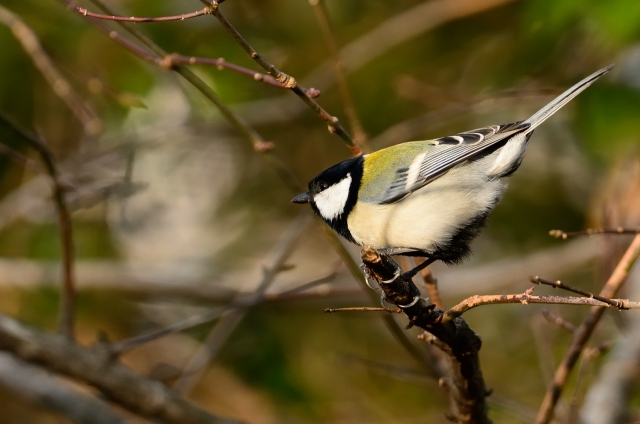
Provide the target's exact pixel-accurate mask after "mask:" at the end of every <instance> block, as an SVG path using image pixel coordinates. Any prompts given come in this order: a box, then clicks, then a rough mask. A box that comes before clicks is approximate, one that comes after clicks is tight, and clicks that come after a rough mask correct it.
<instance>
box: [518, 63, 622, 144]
mask: <svg viewBox="0 0 640 424" xmlns="http://www.w3.org/2000/svg"><path fill="white" fill-rule="evenodd" d="M611 68H613V65H609V66H607V67H606V68H602V69H600V70H599V71H597V72H594V73H593V74H591V75H589V76H588V77H586V78H585V79H583V80H582V81H580V82H579V83H577V84H576V85H574V86H573V87H571V88H570V89H568V90H567V91H565V92H564V93H562V94H561V95H559V96H558V97H556V98H555V99H553V101H551V102H550V103H549V104H547V105H546V106H545V107H543V108H542V109H540V110H539V111H537V112H536V113H534V114H533V116H531V118H529V119H527V120H526V121H524V122H522V124H520V126H525V125H529V128H527V130H526V131H525V134H526V133H530V132H531V131H533V130H534V129H535V128H536V127H537V126H538V125H540V124H542V123H543V122H544V121H546V119H547V118H548V117H550V116H551V115H553V114H554V113H556V112H557V111H558V110H559V109H560V108H561V107H562V106H564V105H566V104H567V103H569V102H570V101H571V100H572V99H573V98H574V97H576V96H577V95H578V94H580V93H581V92H582V90H584V89H585V88H587V87H589V86H590V85H591V84H592V83H593V82H594V81H595V80H597V79H598V78H600V77H601V76H603V75H604V74H606V73H607V72H609V70H610V69H611Z"/></svg>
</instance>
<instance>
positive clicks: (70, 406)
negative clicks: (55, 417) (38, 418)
mask: <svg viewBox="0 0 640 424" xmlns="http://www.w3.org/2000/svg"><path fill="white" fill-rule="evenodd" d="M0 385H1V386H4V387H6V388H7V389H8V390H10V391H12V392H14V393H16V394H17V395H18V396H19V397H21V398H23V399H24V400H25V401H27V402H29V404H31V405H34V406H36V407H38V408H44V409H48V410H50V411H53V412H56V413H58V414H60V415H63V416H65V417H67V418H69V420H70V421H72V422H74V423H82V424H133V423H132V421H130V420H127V419H125V418H124V417H121V416H119V415H118V414H117V413H116V412H115V411H114V410H113V409H114V408H112V407H111V406H110V405H109V404H108V403H106V402H104V401H103V400H100V399H98V398H96V397H94V396H92V395H89V394H86V393H82V392H80V391H79V390H77V389H75V388H73V387H72V386H71V385H70V384H68V383H67V382H65V381H63V379H61V378H59V377H56V376H53V375H51V373H49V372H47V371H45V370H43V369H40V368H38V367H35V366H33V365H29V364H27V363H25V362H23V361H21V360H19V359H18V358H16V357H15V356H14V355H11V354H9V353H6V352H2V353H0Z"/></svg>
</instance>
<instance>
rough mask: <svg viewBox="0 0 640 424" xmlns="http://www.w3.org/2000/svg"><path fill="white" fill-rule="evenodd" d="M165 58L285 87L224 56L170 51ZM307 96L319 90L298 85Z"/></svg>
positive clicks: (173, 61) (315, 93) (315, 94)
mask: <svg viewBox="0 0 640 424" xmlns="http://www.w3.org/2000/svg"><path fill="white" fill-rule="evenodd" d="M167 60H168V61H170V62H171V63H172V64H176V65H177V64H185V65H206V66H215V67H216V68H218V69H229V70H231V71H235V72H237V73H239V74H243V75H246V76H249V77H251V78H253V79H254V80H255V81H259V82H263V83H265V84H268V85H271V86H273V87H277V88H284V89H287V87H285V86H284V85H282V84H281V83H279V82H278V81H276V80H275V78H273V77H272V76H271V75H267V74H262V73H260V72H256V71H253V70H251V69H249V68H245V67H243V66H239V65H236V64H234V63H230V62H227V61H226V60H225V59H224V58H218V59H210V58H206V57H195V56H183V55H180V54H176V53H172V54H170V55H168V56H167ZM300 88H301V89H302V90H304V92H305V93H306V94H307V96H309V97H311V98H316V97H318V96H320V90H316V89H315V88H305V87H300Z"/></svg>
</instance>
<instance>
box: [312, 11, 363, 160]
mask: <svg viewBox="0 0 640 424" xmlns="http://www.w3.org/2000/svg"><path fill="white" fill-rule="evenodd" d="M309 4H311V6H313V10H314V12H315V13H316V18H317V20H318V25H319V26H320V30H321V31H322V36H323V38H324V41H325V44H326V45H327V48H328V49H329V56H330V57H331V61H332V62H333V67H334V70H335V75H336V81H337V83H338V93H339V94H340V99H341V100H342V105H343V108H344V113H345V114H346V115H347V119H348V120H349V124H350V126H351V131H352V132H353V134H354V135H353V140H354V142H355V144H357V145H358V146H360V147H361V148H364V146H365V143H366V141H367V135H366V134H365V132H364V128H363V127H362V122H360V119H358V114H357V113H356V108H355V106H354V104H353V99H352V98H351V94H350V93H349V87H348V85H347V77H346V75H345V71H344V65H343V63H342V60H341V59H340V51H339V49H338V43H337V42H336V37H335V34H334V31H333V28H332V26H331V20H330V19H329V10H328V9H327V3H326V2H325V1H324V0H309Z"/></svg>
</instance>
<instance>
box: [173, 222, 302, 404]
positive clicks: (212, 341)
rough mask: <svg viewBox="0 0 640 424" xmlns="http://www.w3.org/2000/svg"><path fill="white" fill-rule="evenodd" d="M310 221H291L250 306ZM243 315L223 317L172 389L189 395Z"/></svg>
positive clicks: (233, 313)
mask: <svg viewBox="0 0 640 424" xmlns="http://www.w3.org/2000/svg"><path fill="white" fill-rule="evenodd" d="M309 222H310V216H309V214H308V213H306V211H305V212H302V213H300V214H299V215H298V217H297V218H296V220H294V221H293V222H292V223H291V225H290V226H289V228H288V229H287V231H286V232H285V233H284V235H283V236H282V238H281V239H280V240H279V242H278V243H277V245H276V246H275V247H274V249H273V251H272V254H271V255H272V256H273V258H272V259H271V260H270V264H269V265H268V266H264V267H263V276H262V281H261V282H260V284H259V285H258V287H257V288H256V290H255V292H254V293H252V294H251V295H250V297H249V298H248V300H247V301H248V302H249V303H256V302H258V301H259V300H260V299H262V298H264V294H265V292H266V291H267V289H268V288H269V286H271V284H272V283H273V281H274V280H275V278H276V276H277V275H278V274H279V273H280V272H281V271H282V266H283V265H284V263H285V261H286V260H287V258H288V257H289V256H290V255H291V253H293V251H294V248H295V246H296V245H297V243H298V241H299V240H300V237H301V236H302V234H303V233H304V230H305V228H306V227H307V225H308V224H309ZM245 315H246V308H243V309H233V310H231V311H230V312H229V313H228V314H227V315H225V316H224V317H223V318H222V319H221V320H220V321H219V322H218V323H217V325H216V326H215V327H214V328H213V329H212V330H211V332H210V333H209V335H208V336H207V338H206V340H205V341H204V343H203V344H202V346H201V347H200V348H199V349H198V351H196V353H195V355H193V357H192V358H191V360H190V361H189V363H188V364H187V365H186V366H185V367H184V369H183V371H182V375H181V376H180V378H179V379H178V381H176V383H175V385H174V387H175V388H176V389H177V390H178V391H179V392H181V393H188V392H189V390H191V388H192V387H193V385H194V384H195V383H196V382H197V381H198V379H199V378H200V374H201V371H202V369H203V368H204V367H205V366H206V365H207V364H208V363H209V362H210V361H211V359H212V358H214V357H215V355H216V354H217V353H218V352H219V350H220V349H221V347H222V345H223V344H224V342H225V341H226V340H227V338H228V337H229V336H230V335H231V333H232V332H233V330H235V328H236V327H237V326H238V324H240V322H241V321H242V319H243V318H244V317H245Z"/></svg>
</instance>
